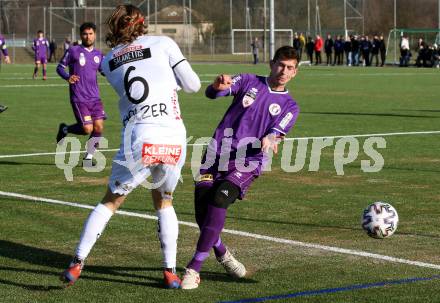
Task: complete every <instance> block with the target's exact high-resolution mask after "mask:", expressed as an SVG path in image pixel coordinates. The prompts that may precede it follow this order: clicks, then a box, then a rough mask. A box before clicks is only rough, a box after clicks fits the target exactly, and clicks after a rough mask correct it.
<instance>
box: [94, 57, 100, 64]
mask: <svg viewBox="0 0 440 303" xmlns="http://www.w3.org/2000/svg"><path fill="white" fill-rule="evenodd" d="M100 60H101V59H100V58H99V57H98V56H95V57H93V61H95V63H96V64H99V61H100Z"/></svg>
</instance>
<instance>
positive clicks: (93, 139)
mask: <svg viewBox="0 0 440 303" xmlns="http://www.w3.org/2000/svg"><path fill="white" fill-rule="evenodd" d="M101 137H102V133H101V132H97V131H93V132H92V134H91V135H90V138H89V140H88V141H87V153H88V154H90V155H93V154H94V153H95V151H96V149H97V148H98V147H99V141H100V140H101Z"/></svg>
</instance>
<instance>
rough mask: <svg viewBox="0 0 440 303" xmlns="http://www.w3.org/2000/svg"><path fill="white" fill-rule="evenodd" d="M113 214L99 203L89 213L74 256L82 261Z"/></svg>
mask: <svg viewBox="0 0 440 303" xmlns="http://www.w3.org/2000/svg"><path fill="white" fill-rule="evenodd" d="M112 215H113V212H112V211H111V210H110V209H109V208H108V207H107V206H105V205H104V204H101V203H99V204H98V205H97V206H96V207H95V209H93V211H92V212H91V213H90V215H89V217H88V218H87V220H86V222H85V223H84V227H83V230H82V233H81V237H80V240H79V244H78V246H77V247H76V253H75V254H76V256H77V257H78V258H80V259H81V260H84V259H85V258H87V256H88V255H89V253H90V251H91V250H92V248H93V245H95V242H96V240H98V238H99V237H100V236H101V233H102V232H103V231H104V228H105V226H106V225H107V222H108V221H109V220H110V218H111V217H112Z"/></svg>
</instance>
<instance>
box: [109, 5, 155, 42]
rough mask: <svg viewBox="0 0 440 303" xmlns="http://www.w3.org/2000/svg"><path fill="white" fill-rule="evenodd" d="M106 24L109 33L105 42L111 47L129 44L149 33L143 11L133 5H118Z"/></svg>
mask: <svg viewBox="0 0 440 303" xmlns="http://www.w3.org/2000/svg"><path fill="white" fill-rule="evenodd" d="M106 23H107V26H108V28H109V32H108V33H107V36H106V38H105V41H106V42H107V44H108V45H109V46H110V47H114V46H116V45H118V44H129V43H131V42H133V41H134V40H136V38H137V37H139V36H142V35H144V34H146V33H147V27H146V26H145V24H144V16H143V14H142V12H141V10H140V9H139V8H137V7H136V6H134V5H131V4H125V5H118V6H117V7H116V9H115V10H114V11H113V12H112V14H111V15H110V17H109V18H108V19H107V22H106Z"/></svg>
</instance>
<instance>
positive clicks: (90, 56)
mask: <svg viewBox="0 0 440 303" xmlns="http://www.w3.org/2000/svg"><path fill="white" fill-rule="evenodd" d="M95 33H96V25H95V24H93V23H90V22H86V23H84V24H82V25H81V27H80V35H81V41H82V44H81V45H76V46H71V47H69V48H68V49H67V50H66V52H65V53H64V56H63V58H62V59H61V61H60V63H59V64H58V66H57V73H58V75H60V77H61V78H63V79H64V80H66V81H67V82H69V87H70V103H71V105H72V109H73V112H74V114H75V118H76V120H77V123H75V124H72V125H67V124H65V123H61V124H60V125H59V128H58V134H57V138H56V140H57V142H60V141H61V140H62V139H63V138H64V137H65V136H67V134H68V133H71V134H75V135H90V139H89V141H88V145H87V153H86V155H85V157H84V159H83V165H85V166H91V165H92V159H93V154H94V152H95V150H96V148H97V147H98V143H99V140H100V138H101V136H102V132H103V129H104V120H105V119H106V114H105V112H104V108H103V105H102V102H101V98H100V96H99V88H98V81H97V72H98V71H99V72H101V61H102V59H103V54H102V53H101V51H99V50H97V49H95V48H94V43H95V38H96V36H95ZM66 67H69V73H67V72H66V71H65V68H66Z"/></svg>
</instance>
